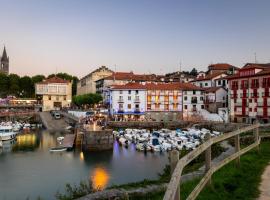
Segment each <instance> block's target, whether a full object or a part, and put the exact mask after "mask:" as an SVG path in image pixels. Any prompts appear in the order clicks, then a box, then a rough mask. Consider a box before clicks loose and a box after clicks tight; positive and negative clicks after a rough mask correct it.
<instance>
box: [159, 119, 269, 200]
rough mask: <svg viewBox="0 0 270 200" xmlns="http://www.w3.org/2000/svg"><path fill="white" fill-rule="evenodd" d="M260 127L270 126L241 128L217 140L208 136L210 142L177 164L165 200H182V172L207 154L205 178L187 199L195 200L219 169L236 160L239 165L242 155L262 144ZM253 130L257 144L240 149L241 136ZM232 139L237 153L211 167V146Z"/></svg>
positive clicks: (256, 125)
mask: <svg viewBox="0 0 270 200" xmlns="http://www.w3.org/2000/svg"><path fill="white" fill-rule="evenodd" d="M260 126H262V127H266V126H270V124H266V125H260V124H254V125H251V126H247V127H244V128H241V129H237V130H235V131H232V132H230V133H226V134H223V135H221V136H219V137H215V138H210V135H208V140H207V141H206V142H204V143H203V144H202V145H200V146H199V147H198V148H196V149H195V150H193V151H191V152H190V153H188V154H187V155H186V156H184V157H183V158H181V159H180V160H179V161H178V162H177V164H176V166H175V169H174V171H173V173H172V177H171V180H170V183H169V185H168V187H167V190H166V193H165V195H164V198H163V200H180V181H181V175H182V171H183V169H184V167H185V166H186V165H188V164H189V163H190V162H191V161H192V160H194V159H195V158H196V157H197V156H199V155H200V154H202V153H203V152H205V168H206V173H205V175H204V177H203V178H202V179H201V181H200V182H199V184H198V185H197V186H196V187H195V188H194V190H193V191H192V192H191V193H190V194H189V196H188V198H187V199H188V200H193V199H195V198H196V197H197V196H198V195H199V193H200V192H201V191H202V189H203V188H204V187H205V185H206V184H207V183H211V176H212V174H213V173H214V172H216V171H217V170H218V169H220V168H221V167H223V166H224V165H226V164H227V163H229V162H231V161H232V160H235V159H236V160H237V163H239V162H240V156H241V155H243V154H245V153H246V152H248V151H250V150H251V149H253V148H255V147H256V146H258V145H259V144H260V138H259V127H260ZM251 130H254V140H255V142H254V143H252V144H251V145H249V146H247V147H245V148H243V149H240V134H242V133H245V132H247V131H251ZM232 137H234V138H235V153H234V154H232V155H230V156H228V157H227V158H225V159H223V160H222V161H220V162H219V163H217V164H215V165H213V166H211V146H212V145H213V144H216V143H219V142H221V141H224V140H227V139H229V138H232ZM171 155H172V156H174V155H175V157H174V158H171V160H174V162H175V160H176V159H177V160H178V159H179V157H177V156H178V154H173V153H172V154H171Z"/></svg>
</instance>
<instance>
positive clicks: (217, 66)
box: [208, 63, 238, 70]
mask: <svg viewBox="0 0 270 200" xmlns="http://www.w3.org/2000/svg"><path fill="white" fill-rule="evenodd" d="M231 68H236V69H238V68H237V67H235V66H233V65H230V64H228V63H217V64H212V65H209V66H208V69H209V70H229V69H231Z"/></svg>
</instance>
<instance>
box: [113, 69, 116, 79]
mask: <svg viewBox="0 0 270 200" xmlns="http://www.w3.org/2000/svg"><path fill="white" fill-rule="evenodd" d="M115 73H116V65H114V73H113V82H115Z"/></svg>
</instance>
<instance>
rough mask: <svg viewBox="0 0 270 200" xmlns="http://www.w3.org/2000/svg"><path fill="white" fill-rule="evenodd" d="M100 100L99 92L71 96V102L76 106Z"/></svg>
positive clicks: (92, 103) (95, 102)
mask: <svg viewBox="0 0 270 200" xmlns="http://www.w3.org/2000/svg"><path fill="white" fill-rule="evenodd" d="M100 101H102V96H101V95H100V94H94V93H90V94H84V95H78V96H73V103H74V104H76V105H77V106H83V105H88V106H91V105H94V104H97V103H99V102H100Z"/></svg>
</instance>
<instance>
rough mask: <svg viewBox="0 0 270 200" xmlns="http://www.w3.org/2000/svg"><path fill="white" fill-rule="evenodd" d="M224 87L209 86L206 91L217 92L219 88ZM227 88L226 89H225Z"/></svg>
mask: <svg viewBox="0 0 270 200" xmlns="http://www.w3.org/2000/svg"><path fill="white" fill-rule="evenodd" d="M221 88H222V89H224V88H223V87H209V88H206V89H205V92H206V93H210V92H216V91H217V90H219V89H221ZM224 90H225V89H224Z"/></svg>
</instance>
